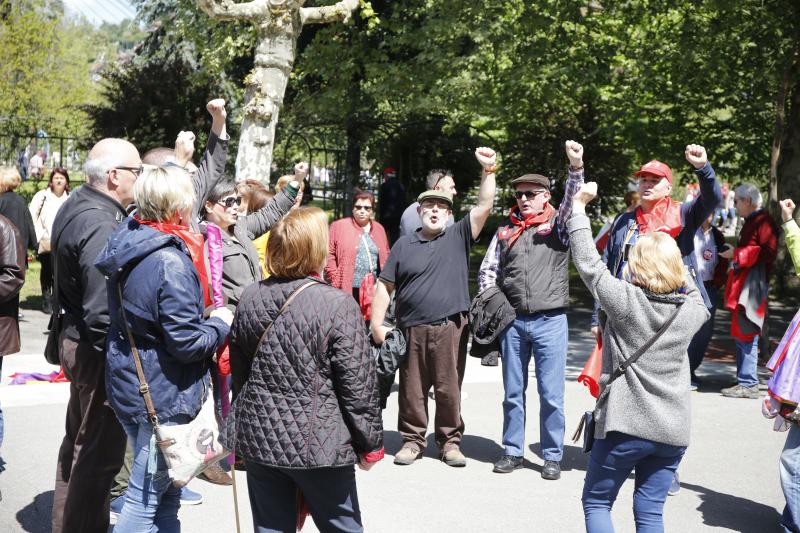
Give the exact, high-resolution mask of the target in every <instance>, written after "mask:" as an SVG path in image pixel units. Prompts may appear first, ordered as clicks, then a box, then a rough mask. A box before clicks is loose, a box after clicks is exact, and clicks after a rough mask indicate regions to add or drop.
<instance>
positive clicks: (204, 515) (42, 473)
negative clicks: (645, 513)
mask: <svg viewBox="0 0 800 533" xmlns="http://www.w3.org/2000/svg"><path fill="white" fill-rule="evenodd" d="M791 312H792V310H790V309H781V310H778V313H777V314H778V315H780V316H781V317H782V320H786V319H787V318H786V317H789V316H790V314H791ZM24 313H25V317H24V320H23V321H22V323H21V329H22V333H23V351H22V353H20V354H17V355H13V356H8V357H6V358H5V360H4V362H3V369H2V370H3V372H2V384H0V403H1V404H2V408H3V412H4V414H5V441H4V442H3V445H2V449H1V450H0V453H2V458H3V459H4V460H5V463H6V464H5V471H3V472H2V473H0V490H1V491H2V501H0V532H9V533H10V532H19V531H27V532H36V533H44V532H49V531H50V511H51V508H52V500H53V484H54V476H55V468H56V454H57V451H58V447H59V445H60V442H61V438H62V437H63V431H64V415H65V407H66V402H67V398H68V394H69V391H68V385H67V384H32V385H21V386H9V385H8V382H9V375H10V374H13V373H14V372H50V371H52V370H57V368H55V367H52V366H51V365H48V364H47V363H46V362H45V361H44V358H43V356H42V355H41V354H42V350H43V348H44V343H45V337H44V335H43V331H44V329H45V326H46V323H47V321H46V319H45V315H43V314H42V313H39V312H36V311H28V310H26V311H24ZM724 318H725V314H724V313H723V314H722V316H721V317H720V323H718V327H717V332H718V344H716V345H715V346H717V352H719V351H724V347H725V346H726V345H727V346H730V339H726V338H725V330H726V329H727V325H726V324H725V323H724ZM588 320H589V314H588V311H586V310H585V309H584V310H581V309H577V310H575V311H571V312H570V345H569V356H568V363H567V374H568V378H567V384H566V419H567V437H568V438H569V436H570V435H571V433H572V431H573V430H574V428H575V426H576V424H577V422H578V420H579V417H580V415H581V413H582V412H583V411H584V410H586V409H590V408H591V406H592V399H591V397H590V396H589V394H588V392H587V391H586V390H585V388H584V387H583V386H582V385H580V384H578V383H577V382H576V381H575V378H576V377H577V375H578V373H579V372H580V370H581V368H582V367H583V363H584V362H585V360H586V357H587V355H588V353H589V351H590V348H591V340H590V336H589V334H588ZM775 329H778V328H777V327H776V328H775ZM781 331H782V330H781ZM778 336H779V335H778ZM720 346H721V347H723V348H720ZM728 355H730V354H728ZM730 360H731V358H730V357H729V356H728V357H715V358H714V360H709V361H707V362H706V363H704V365H703V366H702V367H701V368H700V370H699V372H698V374H699V375H700V376H701V378H703V379H704V386H703V388H702V389H701V391H700V392H698V393H696V394H693V396H692V402H693V405H692V409H693V411H692V444H691V446H690V447H689V449H688V451H687V453H686V456H685V458H684V460H683V462H682V464H681V467H680V475H681V485H682V490H681V492H680V494H679V495H677V496H674V497H670V498H669V499H668V501H667V504H666V507H665V525H666V530H667V531H676V532H695V531H747V532H759V533H760V532H772V531H775V532H777V531H781V528H780V526H779V520H780V510H781V509H782V508H783V503H784V501H783V495H782V492H781V488H780V484H779V476H778V458H779V454H780V451H781V449H782V447H783V442H784V440H785V434H783V433H775V432H773V431H772V423H771V421H768V420H765V419H764V418H763V417H762V416H761V413H760V406H759V401H758V400H746V399H729V398H724V397H722V396H721V395H720V394H719V389H720V388H721V387H723V386H727V385H728V384H729V383H730V382H731V381H732V379H733V375H734V371H735V367H734V366H733V365H732V364H731V362H730ZM762 372H763V369H762ZM531 373H533V366H532V367H531ZM763 375H764V376H766V374H763ZM464 392H465V398H464V400H463V417H464V420H465V423H466V435H465V437H464V441H463V446H462V449H463V451H464V453H465V454H466V456H467V458H468V464H467V466H466V468H461V469H456V468H450V467H448V466H446V465H445V464H444V463H442V462H440V461H439V460H438V459H437V454H436V449H435V446H434V444H433V442H432V439H431V438H429V440H428V448H427V450H426V452H425V457H424V458H423V459H422V460H420V461H417V462H416V463H415V464H414V465H411V466H405V467H400V466H395V465H393V464H392V458H393V457H392V456H393V455H394V454H395V453H396V452H397V451H398V449H399V448H400V445H401V441H400V438H399V435H398V433H397V431H396V427H397V401H396V394H393V395H392V396H391V398H390V401H389V406H388V408H387V409H386V410H385V412H384V427H385V430H386V434H385V443H386V452H387V457H386V459H385V460H384V461H382V462H381V463H379V464H378V465H377V466H375V467H374V468H373V469H372V470H371V471H370V472H361V471H359V472H358V474H357V479H358V484H359V485H358V488H359V500H360V504H361V509H362V516H363V520H364V525H365V529H366V530H367V531H378V532H429V531H431V532H432V531H436V532H441V533H447V532H459V531H486V532H517V531H525V532H531V531H533V532H538V531H542V532H550V531H558V532H559V533H566V532H572V531H575V532H579V531H583V530H584V527H583V513H582V510H581V503H580V497H581V490H582V486H583V480H584V475H585V470H586V463H587V456H585V455H584V454H583V453H581V450H580V448H579V447H578V446H577V445H573V444H572V443H571V442H569V441H568V442H567V445H566V447H565V454H564V460H563V462H562V467H563V474H562V478H561V479H560V480H559V481H545V480H543V479H542V478H541V477H540V472H541V465H542V459H541V457H540V455H539V444H538V442H539V437H538V436H539V427H538V417H537V415H536V413H537V412H538V398H537V395H536V393H535V380H533V379H532V380H531V388H530V389H529V391H528V392H529V394H528V409H529V410H530V413H531V416H530V419H531V423H530V424H528V427H527V431H526V448H527V449H526V453H525V458H526V462H525V468H524V469H522V470H517V471H515V472H513V473H511V474H504V475H503V474H494V473H492V464H493V462H494V461H496V460H497V459H498V458H499V456H500V455H501V454H502V448H501V446H500V440H501V430H502V410H501V403H502V381H501V377H500V369H499V368H497V367H495V368H489V367H481V366H480V364H479V362H478V361H477V360H474V359H471V358H470V360H469V362H468V365H467V372H466V379H465V383H464ZM430 410H431V415H433V412H434V404H433V401H431V402H430ZM237 484H238V491H239V492H238V494H239V506H240V512H241V524H242V531H248V532H249V531H252V530H253V528H252V522H251V515H250V512H249V502H248V496H247V483H246V477H245V476H244V475H241V473H240V475H239V476H238V477H237ZM190 487H191V488H193V489H194V490H197V491H200V492H201V493H202V494H203V495H204V498H205V501H204V502H203V503H202V504H201V505H196V506H191V507H183V508H182V509H181V511H180V519H181V522H182V525H183V531H185V532H191V533H193V532H204V531H209V532H210V531H213V532H232V531H235V530H236V529H235V522H234V511H233V509H234V507H233V493H232V490H231V488H230V487H219V486H214V485H211V484H209V483H206V482H203V481H199V480H194V481H192V483H191V484H190ZM632 490H633V480H632V479H630V480H629V481H628V482H627V483H626V484H625V485H624V486H623V488H622V490H621V492H620V494H619V497H618V500H617V502H616V505H615V507H614V511H613V518H614V523H615V526H616V529H617V531H620V532H628V531H634V530H635V527H634V523H633V515H632ZM304 531H308V532H313V531H316V529H315V527H314V524H313V521H312V520H311V519H309V520H308V521H307V523H306V526H305V528H304Z"/></svg>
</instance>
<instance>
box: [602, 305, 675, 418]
mask: <svg viewBox="0 0 800 533" xmlns="http://www.w3.org/2000/svg"><path fill="white" fill-rule="evenodd" d="M681 307H683V303H681V304H679V305H678V306H677V308H676V309H675V311H673V313H672V315H671V316H670V317H669V318H668V319H667V321H666V322H664V325H663V326H661V329H659V330H658V331H657V332H656V334H655V335H653V336H652V337H651V338H650V340H649V341H647V342H646V343H644V345H643V346H641V347H640V348H639V349H638V350H636V352H635V353H634V354H633V355H631V356H630V357H628V358H627V359H625V361H623V362H622V363H621V364H620V365H619V366H618V367H617V368H616V369H615V370H614V372H613V373H612V374H611V379H609V380H608V382H607V383H606V386H605V388H604V389H603V394H601V395H600V396H601V397H603V398H604V397H607V396H608V394H607V391H608V388H609V386H610V385H611V384H612V383H613V382H614V381H615V380H616V379H617V378H618V377H620V376H621V375H623V374H624V373H625V371H626V370H628V367H630V366H631V365H632V364H633V363H635V362H636V360H637V359H639V358H640V357H641V356H642V355H643V354H644V352H646V351H647V350H648V349H649V348H650V347H651V346H652V345H653V343H655V342H656V341H657V340H658V338H659V337H661V335H663V334H664V332H666V331H667V329H669V327H670V326H671V325H672V323H673V322H674V321H675V317H677V316H678V313H679V312H680V310H681ZM597 404H598V405H599V404H600V398H597Z"/></svg>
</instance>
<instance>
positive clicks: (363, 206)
mask: <svg viewBox="0 0 800 533" xmlns="http://www.w3.org/2000/svg"><path fill="white" fill-rule="evenodd" d="M353 209H354V210H357V211H361V210H362V209H363V210H364V211H372V206H371V205H354V206H353Z"/></svg>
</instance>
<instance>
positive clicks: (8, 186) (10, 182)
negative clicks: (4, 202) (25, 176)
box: [0, 167, 22, 192]
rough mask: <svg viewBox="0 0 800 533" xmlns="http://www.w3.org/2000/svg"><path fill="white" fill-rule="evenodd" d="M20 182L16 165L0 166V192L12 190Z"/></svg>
mask: <svg viewBox="0 0 800 533" xmlns="http://www.w3.org/2000/svg"><path fill="white" fill-rule="evenodd" d="M20 183H22V178H21V177H20V175H19V171H18V170H17V168H16V167H0V192H6V191H13V190H14V189H16V188H17V187H19V184H20Z"/></svg>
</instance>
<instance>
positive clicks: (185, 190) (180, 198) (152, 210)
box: [133, 167, 194, 222]
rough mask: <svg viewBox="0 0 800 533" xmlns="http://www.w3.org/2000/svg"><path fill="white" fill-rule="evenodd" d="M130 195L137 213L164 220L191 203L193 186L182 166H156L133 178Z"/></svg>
mask: <svg viewBox="0 0 800 533" xmlns="http://www.w3.org/2000/svg"><path fill="white" fill-rule="evenodd" d="M133 198H134V201H135V202H136V206H137V208H138V209H139V216H141V217H142V218H143V219H145V220H156V221H159V222H165V221H167V220H169V219H170V218H171V217H172V216H174V215H176V214H179V213H180V212H181V211H184V210H186V209H189V208H190V207H192V205H194V188H192V181H191V179H190V178H189V174H187V173H186V172H184V171H183V169H181V168H178V167H155V168H150V169H148V170H145V171H144V172H143V173H142V175H141V176H139V178H138V179H137V180H136V185H134V188H133Z"/></svg>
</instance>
